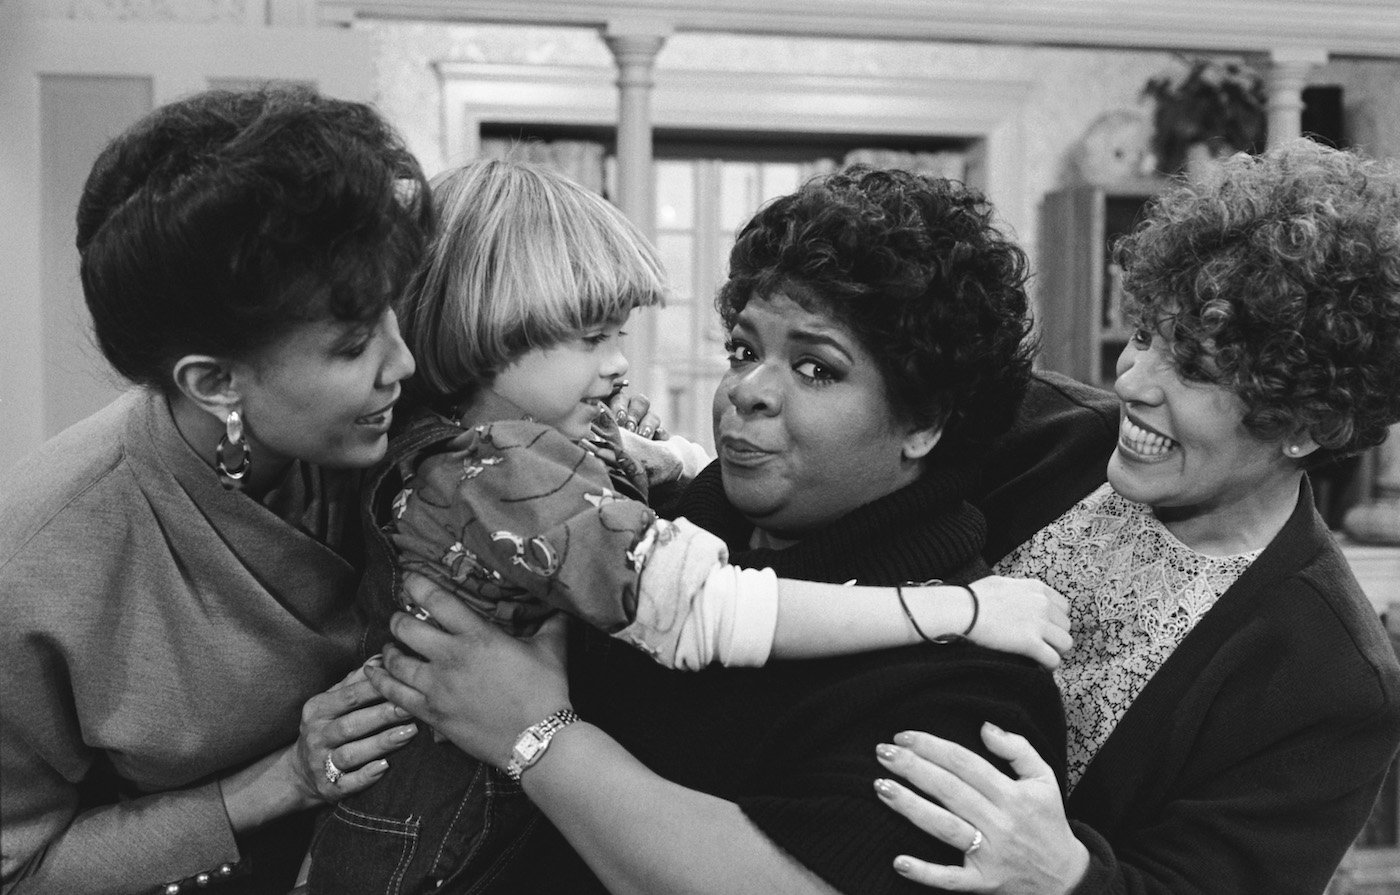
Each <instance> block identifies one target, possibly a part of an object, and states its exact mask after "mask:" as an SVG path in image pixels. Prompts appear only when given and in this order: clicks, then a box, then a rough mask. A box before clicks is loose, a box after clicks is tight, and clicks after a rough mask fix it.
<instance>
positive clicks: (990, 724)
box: [986, 721, 1006, 737]
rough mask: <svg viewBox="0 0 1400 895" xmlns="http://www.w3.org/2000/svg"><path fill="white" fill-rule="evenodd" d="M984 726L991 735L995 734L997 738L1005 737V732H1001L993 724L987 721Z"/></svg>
mask: <svg viewBox="0 0 1400 895" xmlns="http://www.w3.org/2000/svg"><path fill="white" fill-rule="evenodd" d="M986 726H987V729H988V730H990V731H991V732H992V733H994V734H996V735H997V736H999V737H1004V736H1006V731H1004V730H1002V729H1001V728H1000V727H997V726H996V725H995V724H993V723H992V722H990V721H988V722H987V725H986Z"/></svg>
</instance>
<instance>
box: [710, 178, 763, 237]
mask: <svg viewBox="0 0 1400 895" xmlns="http://www.w3.org/2000/svg"><path fill="white" fill-rule="evenodd" d="M759 183H760V179H759V166H758V165H757V164H753V163H749V162H724V163H723V164H722V166H721V170H720V210H719V215H720V217H719V223H720V226H721V227H722V228H724V229H726V230H730V231H733V230H737V229H738V228H739V227H742V226H743V225H744V223H745V222H746V221H748V219H749V218H751V217H753V213H754V211H756V210H757V209H758V205H759V199H758V197H759Z"/></svg>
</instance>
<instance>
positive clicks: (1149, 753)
mask: <svg viewBox="0 0 1400 895" xmlns="http://www.w3.org/2000/svg"><path fill="white" fill-rule="evenodd" d="M1117 253H1118V257H1119V259H1120V260H1121V262H1122V264H1123V267H1124V282H1125V285H1126V287H1127V290H1128V292H1129V294H1130V295H1131V296H1132V297H1131V299H1130V300H1129V301H1128V303H1127V308H1126V313H1127V318H1128V319H1129V320H1131V321H1133V325H1134V326H1135V327H1136V329H1135V330H1134V332H1133V335H1132V339H1131V341H1130V342H1129V343H1128V345H1127V346H1126V347H1125V348H1124V349H1123V354H1122V356H1121V357H1120V358H1119V360H1118V380H1117V382H1116V384H1115V391H1116V392H1117V396H1118V399H1119V402H1120V406H1121V421H1120V426H1119V434H1118V443H1117V446H1116V449H1115V450H1114V452H1113V455H1112V457H1111V458H1110V460H1109V462H1108V467H1107V477H1108V484H1107V485H1104V486H1103V487H1101V488H1100V489H1098V490H1097V491H1095V492H1094V493H1093V494H1091V495H1089V496H1088V497H1086V498H1084V499H1083V500H1080V501H1079V502H1078V503H1077V504H1075V505H1074V506H1073V508H1071V509H1070V510H1069V511H1068V512H1066V513H1064V515H1062V516H1060V517H1059V519H1057V520H1056V521H1054V522H1052V523H1051V524H1050V525H1049V526H1047V527H1045V528H1044V529H1043V530H1042V531H1041V532H1040V533H1039V534H1037V535H1036V536H1034V537H1032V538H1031V539H1030V540H1029V541H1028V542H1026V543H1025V544H1023V545H1022V546H1021V547H1019V548H1018V549H1017V550H1016V551H1014V552H1013V553H1012V554H1011V555H1010V556H1009V557H1008V558H1007V559H1005V560H1003V561H1002V562H1000V563H998V565H997V569H998V571H1000V572H1002V573H1003V574H1025V575H1036V576H1039V577H1043V578H1044V579H1045V580H1046V582H1047V583H1049V584H1050V585H1051V586H1053V587H1056V588H1058V589H1060V590H1062V591H1063V592H1064V593H1065V594H1066V595H1067V596H1068V597H1069V598H1070V603H1071V631H1072V633H1073V635H1074V639H1075V646H1074V647H1073V649H1071V651H1070V652H1069V653H1068V654H1067V655H1066V657H1065V661H1064V664H1063V666H1062V667H1061V669H1060V670H1059V671H1057V673H1056V677H1057V680H1058V682H1059V684H1060V687H1061V691H1062V692H1063V694H1064V697H1065V709H1066V716H1067V721H1068V725H1069V754H1068V768H1069V772H1068V782H1069V787H1068V793H1069V794H1068V798H1067V800H1066V801H1065V802H1064V804H1063V805H1062V804H1061V797H1060V792H1059V787H1058V786H1056V782H1055V779H1054V777H1053V776H1052V775H1051V773H1050V770H1049V768H1047V767H1046V766H1045V765H1044V763H1043V762H1041V760H1040V759H1039V758H1038V757H1037V756H1036V755H1035V754H1034V752H1033V750H1031V749H1029V748H1028V747H1027V745H1026V743H1025V742H1024V740H1022V739H1020V738H1018V737H1014V736H1008V735H1007V734H1005V733H1002V732H1000V731H996V730H988V731H985V732H984V738H985V740H986V744H987V746H988V747H989V748H990V749H991V751H992V752H994V753H995V754H997V755H999V756H1001V757H1002V758H1005V759H1007V760H1008V761H1010V762H1011V763H1012V766H1013V767H1014V768H1015V770H1016V772H1017V776H1018V777H1019V779H1008V778H1007V777H1006V776H1005V775H1003V774H1002V773H1001V771H999V770H997V769H995V768H993V767H992V766H991V765H990V764H988V763H987V762H985V761H983V760H982V759H980V758H978V757H976V756H972V755H970V754H969V753H968V752H967V750H965V749H963V748H961V747H959V746H956V745H954V744H950V743H947V742H946V741H944V740H940V739H938V738H934V737H927V736H923V735H918V734H903V735H901V736H899V737H896V738H895V744H894V745H889V746H882V747H881V750H882V760H883V761H884V762H885V765H886V767H887V768H888V769H890V770H892V771H893V772H895V773H898V774H900V775H902V776H904V777H906V778H907V779H908V780H910V781H911V782H913V783H914V784H916V785H918V786H919V787H920V788H922V789H924V790H925V791H927V792H928V793H929V794H931V795H932V796H934V797H935V798H937V799H938V800H939V801H940V802H941V803H942V805H943V806H944V807H937V806H935V805H933V804H932V803H931V802H928V801H926V800H924V799H922V798H920V797H919V796H917V795H915V794H914V793H913V792H912V791H911V790H910V789H906V788H905V787H903V786H901V785H899V784H897V783H894V782H893V781H881V782H879V783H877V784H876V789H877V791H878V792H879V794H880V795H881V796H882V797H883V798H884V799H885V800H886V802H887V803H888V804H890V805H891V807H893V808H895V810H897V811H899V812H901V813H903V814H905V815H906V816H909V817H910V818H911V819H913V820H915V822H916V823H917V824H919V825H920V826H923V827H924V828H925V829H928V830H929V831H930V832H931V833H933V834H934V835H935V836H937V837H938V838H939V839H942V840H943V841H944V842H947V843H950V844H955V845H961V846H962V847H963V848H964V849H965V850H966V852H967V859H966V862H965V864H964V866H962V867H946V866H937V865H934V864H929V863H925V862H923V861H919V860H915V859H914V858H912V857H908V856H901V857H899V858H897V859H896V867H897V869H899V870H900V872H902V873H904V874H906V875H907V876H908V877H909V878H911V879H916V880H919V881H921V882H925V883H927V884H929V885H934V886H938V887H940V889H943V890H954V891H973V892H1011V893H1032V892H1034V893H1071V892H1072V893H1075V895H1086V893H1100V892H1105V893H1106V892H1124V891H1132V892H1144V893H1173V895H1177V893H1183V892H1260V893H1270V895H1275V893H1292V892H1297V893H1314V895H1315V893H1318V892H1321V891H1322V890H1323V889H1324V887H1325V886H1326V885H1327V881H1328V879H1329V877H1330V876H1331V874H1332V873H1333V871H1334V870H1335V868H1336V867H1337V864H1338V863H1339V862H1340V860H1341V858H1342V856H1343V854H1344V853H1345V851H1346V849H1347V848H1348V846H1349V845H1350V844H1351V842H1352V840H1353V839H1354V838H1355V836H1356V834H1357V833H1358V832H1359V831H1360V829H1361V827H1362V825H1363V824H1364V823H1365V822H1366V819H1367V817H1368V815H1369V812H1370V810H1371V806H1372V803H1373V802H1374V800H1375V797H1376V793H1377V792H1378V791H1379V789H1380V786H1381V783H1382V781H1383V780H1384V778H1385V775H1386V770H1387V768H1388V766H1389V764H1390V761H1391V759H1392V758H1393V756H1394V754H1395V751H1396V746H1397V743H1400V666H1397V663H1396V658H1395V653H1394V651H1393V649H1392V647H1391V644H1390V642H1389V640H1388V638H1387V637H1386V634H1385V632H1384V630H1383V629H1382V628H1381V626H1380V624H1379V623H1378V620H1377V618H1376V613H1375V611H1374V610H1373V609H1372V608H1371V606H1370V604H1369V603H1368V602H1367V600H1366V597H1365V596H1364V595H1363V594H1362V592H1361V589H1360V587H1359V586H1358V585H1357V583H1356V580H1355V578H1354V577H1353V576H1352V574H1351V572H1350V570H1349V568H1348V566H1347V563H1346V560H1345V559H1344V558H1343V556H1342V555H1341V553H1340V551H1339V550H1338V548H1337V546H1336V544H1335V543H1333V540H1332V538H1331V535H1330V533H1329V532H1328V530H1327V527H1326V525H1325V524H1324V523H1323V521H1322V518H1321V516H1320V515H1319V514H1318V512H1317V510H1316V509H1315V508H1314V505H1313V496H1312V489H1311V488H1310V487H1309V484H1308V479H1307V476H1306V474H1305V471H1306V470H1307V469H1309V468H1313V467H1315V466H1318V465H1321V464H1323V463H1326V462H1328V461H1330V460H1332V459H1335V458H1338V457H1345V456H1347V455H1349V454H1353V453H1355V452H1356V451H1359V450H1361V449H1363V448H1366V447H1369V446H1371V445H1375V444H1378V443H1380V442H1381V441H1382V440H1383V439H1384V438H1385V435H1386V430H1387V427H1389V426H1390V425H1392V424H1393V423H1395V422H1396V421H1397V420H1400V167H1397V166H1396V165H1394V164H1383V163H1380V162H1376V161H1368V160H1365V159H1362V158H1360V157H1357V156H1355V155H1352V154H1349V153H1345V152H1338V151H1336V150H1332V149H1327V148H1324V147H1321V146H1318V145H1316V144H1314V143H1311V142H1307V141H1297V142H1295V143H1291V144H1288V145H1286V146H1284V147H1281V148H1278V149H1275V150H1273V151H1271V152H1269V153H1267V154H1265V155H1263V156H1262V157H1258V158H1250V157H1248V156H1244V155H1240V156H1236V157H1234V158H1232V159H1230V160H1229V161H1227V162H1225V163H1224V164H1223V165H1222V166H1221V170H1220V173H1219V175H1218V179H1216V180H1213V181H1211V182H1209V183H1206V184H1203V185H1200V186H1187V185H1182V186H1179V187H1177V188H1175V189H1173V190H1171V191H1170V192H1168V193H1167V194H1166V195H1164V196H1163V197H1162V198H1161V199H1160V200H1159V201H1158V202H1156V203H1155V205H1154V206H1153V207H1152V209H1151V211H1150V212H1149V214H1148V215H1147V219H1146V220H1145V221H1144V222H1143V223H1142V224H1141V225H1140V226H1139V227H1138V228H1137V229H1136V230H1135V231H1134V232H1133V233H1132V234H1131V235H1130V236H1128V237H1127V238H1126V239H1124V240H1123V241H1122V242H1121V243H1120V244H1119V245H1118V247H1117ZM1110 486H1111V487H1110ZM940 768H941V769H943V770H949V771H952V772H953V773H952V774H951V775H949V774H944V773H942V772H941V771H940ZM1066 811H1067V812H1068V817H1069V821H1068V822H1066V820H1065V816H1066Z"/></svg>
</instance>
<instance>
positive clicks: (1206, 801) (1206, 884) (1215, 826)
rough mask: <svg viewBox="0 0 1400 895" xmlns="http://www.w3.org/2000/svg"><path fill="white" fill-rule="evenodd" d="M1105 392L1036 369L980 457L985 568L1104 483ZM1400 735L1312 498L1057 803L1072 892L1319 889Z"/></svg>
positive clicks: (1376, 656) (1371, 623) (1387, 670)
mask: <svg viewBox="0 0 1400 895" xmlns="http://www.w3.org/2000/svg"><path fill="white" fill-rule="evenodd" d="M1116 404H1117V402H1116V401H1114V400H1113V398H1112V397H1111V396H1110V395H1108V393H1106V392H1103V391H1101V390H1098V389H1094V388H1091V387H1089V386H1085V385H1083V384H1081V383H1077V382H1075V381H1073V380H1070V379H1066V378H1065V377H1062V376H1058V375H1056V374H1042V375H1039V376H1038V377H1037V381H1036V382H1035V383H1034V384H1033V385H1032V388H1031V392H1030V395H1029V396H1028V398H1027V401H1026V404H1025V406H1024V408H1023V410H1022V412H1021V414H1020V417H1019V418H1018V421H1017V423H1016V426H1015V427H1014V428H1013V430H1012V431H1011V433H1009V435H1008V436H1007V438H1006V439H1005V440H1004V442H1003V444H1002V445H1001V447H1000V448H999V449H998V450H997V451H996V452H994V454H993V455H992V456H991V458H990V459H989V464H988V467H987V469H988V472H987V475H986V477H985V478H984V480H983V481H984V491H983V494H982V496H981V498H980V499H979V501H978V502H979V504H980V506H981V507H982V510H983V512H984V513H985V514H986V516H987V520H988V526H989V529H990V537H989V539H988V544H987V548H986V551H985V555H986V556H987V558H988V561H989V562H994V561H996V560H997V559H999V558H1000V557H1001V556H1003V555H1005V554H1006V553H1007V552H1009V551H1010V550H1011V549H1012V548H1014V547H1015V546H1016V545H1018V544H1019V543H1021V542H1022V541H1024V540H1025V539H1026V538H1028V537H1029V536H1030V535H1031V534H1033V533H1034V532H1035V531H1036V530H1038V529H1039V528H1040V527H1042V526H1044V525H1045V524H1047V523H1048V522H1050V521H1052V520H1054V519H1055V518H1057V517H1058V516H1059V515H1060V514H1062V513H1063V512H1064V511H1065V510H1067V509H1069V508H1070V507H1071V506H1073V505H1074V504H1075V503H1076V502H1077V501H1078V500H1080V499H1081V498H1083V497H1084V496H1085V495H1087V494H1088V493H1089V492H1090V491H1092V490H1093V489H1094V488H1095V487H1097V486H1098V485H1099V484H1101V483H1102V482H1103V481H1104V469H1105V465H1106V462H1107V458H1108V456H1109V454H1110V452H1111V451H1112V447H1113V441H1114V438H1115V437H1116V430H1117V422H1118V411H1117V406H1116ZM1397 743H1400V664H1397V662H1396V658H1395V653H1394V650H1393V649H1392V647H1391V644H1390V642H1389V639H1388V637H1387V636H1386V634H1385V631H1384V629H1383V628H1382V627H1381V625H1380V622H1379V620H1378V619H1377V617H1376V613H1375V611H1374V609H1373V608H1372V607H1371V605H1370V603H1369V602H1368V601H1367V600H1366V598H1365V596H1364V595H1363V594H1362V593H1361V590H1360V587H1359V586H1358V585H1357V583H1356V580H1355V578H1354V577H1353V576H1352V574H1351V570H1350V568H1349V567H1348V566H1347V563H1346V559H1345V558H1344V557H1343V556H1342V554H1341V551H1340V550H1339V549H1338V548H1337V546H1336V544H1335V543H1334V542H1333V540H1332V536H1331V534H1330V533H1329V532H1328V530H1327V527H1326V525H1325V524H1324V523H1323V521H1322V518H1321V517H1320V516H1319V515H1318V513H1317V511H1316V510H1315V509H1314V508H1313V497H1312V489H1311V488H1310V487H1309V486H1308V484H1307V482H1306V481H1305V482H1304V484H1303V487H1302V488H1301V489H1300V492H1299V495H1298V502H1297V506H1296V507H1295V509H1294V512H1293V514H1292V516H1291V517H1290V519H1289V520H1288V522H1287V523H1286V524H1285V525H1284V528H1283V530H1282V531H1280V532H1279V534H1278V536H1277V537H1275V538H1274V540H1273V542H1272V543H1271V544H1270V545H1269V546H1268V547H1267V548H1265V550H1264V552H1263V553H1262V554H1261V555H1260V556H1259V558H1258V559H1257V560H1255V562H1254V563H1253V564H1252V565H1251V566H1250V567H1249V569H1248V570H1247V571H1246V572H1245V573H1244V574H1243V575H1242V576H1240V578H1239V580H1238V581H1236V582H1235V584H1234V585H1233V586H1232V587H1231V588H1230V589H1229V590H1227V591H1226V592H1225V593H1224V594H1223V595H1222V596H1221V598H1220V600H1219V601H1218V602H1217V603H1216V605H1215V606H1214V607H1213V608H1212V609H1211V610H1210V611H1209V612H1208V613H1207V614H1206V615H1205V617H1204V618H1202V619H1201V621H1200V622H1199V623H1198V624H1197V625H1196V627H1195V628H1194V629H1193V630H1192V631H1191V633H1190V634H1189V635H1187V637H1186V639H1185V640H1184V641H1183V642H1182V644H1181V645H1180V646H1179V647H1178V648H1177V650H1176V651H1175V652H1174V653H1173V654H1172V655H1171V656H1170V657H1169V658H1168V659H1167V661H1166V662H1165V663H1164V664H1163V665H1162V667H1161V668H1160V669H1159V670H1158V672H1157V674H1156V675H1155V676H1154V677H1153V678H1152V680H1151V681H1150V682H1148V684H1147V686H1146V687H1145V688H1143V690H1142V692H1141V693H1140V694H1139V695H1138V697H1137V699H1136V700H1135V701H1134V703H1133V705H1132V706H1131V707H1129V709H1128V711H1127V712H1126V713H1125V714H1124V716H1123V718H1122V720H1121V721H1120V722H1119V724H1118V726H1117V728H1116V729H1115V730H1114V732H1113V734H1112V735H1111V736H1110V737H1109V739H1108V741H1107V742H1106V743H1105V744H1104V745H1103V748H1102V749H1100V751H1099V753H1098V755H1097V756H1096V757H1095V758H1094V761H1093V762H1092V763H1091V764H1090V765H1089V768H1088V769H1087V771H1086V772H1085V775H1084V777H1083V779H1082V780H1081V781H1080V782H1079V785H1078V786H1077V787H1076V788H1075V790H1074V793H1073V795H1072V797H1071V798H1070V800H1069V803H1068V806H1067V808H1068V813H1069V816H1070V820H1071V824H1072V826H1073V827H1074V830H1075V833H1076V835H1078V836H1079V838H1080V840H1081V841H1083V842H1084V844H1085V845H1086V846H1088V848H1089V851H1090V856H1091V857H1090V865H1089V870H1088V873H1087V874H1086V875H1085V878H1084V879H1083V880H1082V881H1081V883H1080V885H1079V886H1078V887H1077V888H1076V889H1075V890H1074V895H1100V893H1120V892H1122V893H1128V892H1132V893H1161V895H1167V893H1170V895H1190V893H1201V895H1207V893H1208V895H1224V893H1229V895H1241V893H1259V895H1287V893H1300V895H1301V893H1308V895H1317V893H1319V892H1321V891H1322V890H1323V889H1324V888H1325V886H1326V885H1327V880H1328V878H1329V877H1330V876H1331V874H1332V872H1333V871H1334V869H1335V868H1336V866H1337V864H1338V862H1339V861H1340V860H1341V858H1342V855H1343V854H1344V853H1345V851H1346V849H1347V847H1348V846H1349V845H1350V844H1351V842H1352V840H1353V839H1354V838H1355V837H1356V834H1357V833H1358V832H1359V831H1360V829H1361V827H1362V826H1363V825H1364V824H1365V822H1366V819H1367V817H1368V816H1369V814H1370V811H1371V808H1372V805H1373V803H1374V802H1375V798H1376V793H1377V792H1378V790H1379V788H1380V786H1381V784H1382V781H1383V780H1384V777H1385V773H1386V770H1387V768H1388V767H1389V765H1390V762H1391V760H1392V758H1393V757H1394V755H1395V751H1396V745H1397Z"/></svg>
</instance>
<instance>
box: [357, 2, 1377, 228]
mask: <svg viewBox="0 0 1400 895" xmlns="http://www.w3.org/2000/svg"><path fill="white" fill-rule="evenodd" d="M356 27H359V28H363V29H366V30H368V31H370V32H372V33H373V35H374V36H375V39H376V41H377V45H378V52H377V55H376V65H377V66H378V70H377V72H376V81H377V84H378V98H379V103H380V105H381V107H382V108H383V110H384V111H385V113H386V114H388V115H389V116H390V117H391V118H392V119H393V120H394V121H395V122H396V123H397V124H398V126H399V127H400V128H401V129H402V130H403V131H404V133H405V136H406V137H407V139H408V141H409V143H410V145H411V146H412V147H413V148H414V150H415V151H416V152H418V153H419V155H420V157H421V158H422V159H423V160H424V163H425V165H426V166H427V167H429V168H430V169H433V170H436V169H437V168H439V167H440V166H441V165H442V153H441V148H440V147H441V146H442V133H441V127H442V123H441V120H440V117H439V112H438V110H439V106H440V99H441V97H440V90H439V87H438V83H437V79H436V77H435V76H434V74H433V70H432V63H433V62H434V61H469V62H498V63H516V64H521V63H524V64H530V63H535V64H573V65H592V66H609V65H611V64H612V58H611V55H610V54H609V53H608V51H607V49H606V47H605V46H604V45H603V42H602V40H601V39H600V37H599V36H598V33H597V32H596V31H594V30H592V29H584V28H541V27H507V26H472V25H435V24H423V23H390V22H362V23H360V24H358V25H357V26H356ZM1254 61H1256V62H1260V61H1262V60H1254ZM1181 67H1183V63H1182V61H1181V59H1180V57H1178V56H1176V55H1175V54H1172V53H1166V52H1154V51H1138V50H1097V49H1068V48H1040V47H1030V48H1027V47H1000V46H987V45H974V44H957V43H929V42H883V41H871V40H865V41H861V40H825V39H812V38H790V39H784V38H773V37H762V36H737V35H717V34H698V33H681V34H677V35H674V36H672V37H671V38H670V39H669V40H668V41H667V42H666V45H665V47H664V48H663V49H662V51H661V53H660V55H659V56H658V58H657V68H658V70H659V71H664V70H665V69H667V68H675V69H703V68H709V69H714V68H721V69H725V70H732V71H743V72H764V71H771V72H775V73H784V74H800V73H819V74H832V75H859V76H880V75H889V76H891V77H901V78H911V77H912V78H917V77H939V76H953V77H966V76H968V74H969V73H973V74H974V75H975V73H977V72H985V73H987V74H988V75H994V76H996V77H998V78H1009V79H1015V80H1022V81H1026V82H1028V83H1030V84H1032V85H1033V86H1032V90H1031V95H1030V97H1029V98H1028V101H1027V104H1026V113H1025V119H1024V122H1023V124H1024V132H1025V138H1026V159H1027V169H1026V172H1025V184H1026V188H1027V189H1028V190H1030V191H1031V192H1032V194H1033V195H1034V196H1037V197H1038V196H1040V195H1043V194H1044V193H1046V192H1048V191H1050V190H1053V189H1055V188H1056V187H1058V186H1060V185H1062V184H1063V183H1065V182H1066V178H1067V177H1068V176H1069V175H1068V173H1067V167H1068V165H1069V163H1070V160H1071V155H1072V154H1073V151H1074V148H1075V146H1076V145H1077V144H1078V142H1079V141H1080V139H1081V138H1082V137H1083V135H1084V133H1085V131H1086V130H1087V129H1088V128H1089V127H1090V125H1091V124H1093V123H1094V121H1095V120H1096V119H1098V118H1099V117H1100V116H1101V115H1103V114H1105V113H1108V112H1113V111H1117V110H1130V111H1139V112H1141V113H1143V114H1149V113H1150V107H1149V106H1148V105H1147V104H1146V103H1143V102H1141V101H1140V99H1139V96H1138V91H1139V90H1140V89H1141V86H1142V84H1143V83H1145V82H1146V81H1147V79H1148V78H1150V77H1152V76H1154V75H1157V74H1160V73H1162V72H1164V71H1168V70H1172V69H1175V68H1181ZM1397 81H1400V62H1392V61H1361V60H1334V61H1333V62H1332V63H1330V64H1329V65H1327V66H1326V67H1324V68H1321V69H1318V70H1317V72H1316V73H1315V74H1314V76H1313V78H1312V82H1313V83H1318V84H1340V85H1342V87H1343V95H1344V97H1345V104H1346V114H1347V119H1348V129H1349V131H1350V132H1351V134H1352V139H1353V141H1354V142H1355V143H1356V144H1358V145H1361V146H1365V147H1366V148H1367V149H1368V150H1369V151H1371V152H1372V153H1374V154H1381V155H1392V156H1400V93H1397V92H1396V91H1394V90H1393V85H1394V84H1395V83H1397ZM1036 204H1037V205H1038V201H1037V203H1036ZM1030 227H1031V229H1032V232H1028V233H1021V234H1018V236H1019V238H1020V239H1021V241H1022V243H1023V244H1024V245H1025V246H1026V247H1027V249H1028V250H1029V251H1031V253H1032V254H1034V253H1035V241H1036V233H1035V232H1034V228H1035V222H1034V221H1032V222H1031V224H1030Z"/></svg>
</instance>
